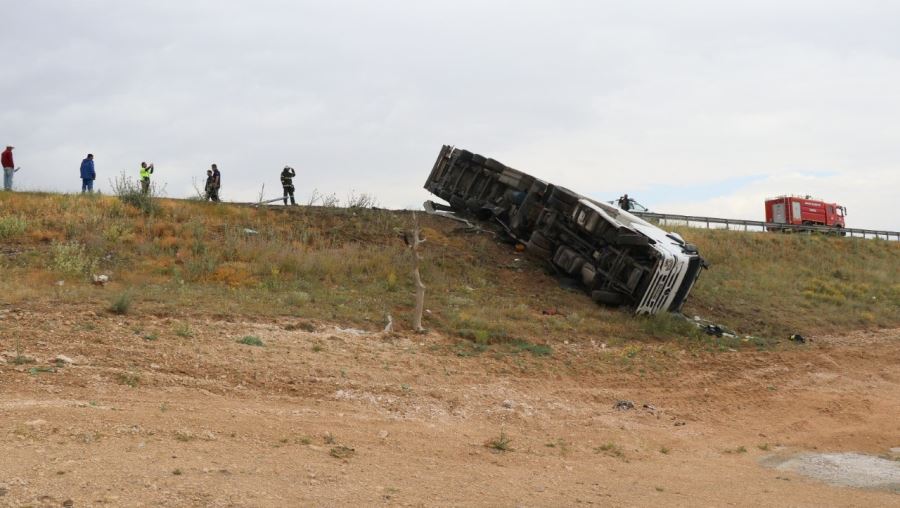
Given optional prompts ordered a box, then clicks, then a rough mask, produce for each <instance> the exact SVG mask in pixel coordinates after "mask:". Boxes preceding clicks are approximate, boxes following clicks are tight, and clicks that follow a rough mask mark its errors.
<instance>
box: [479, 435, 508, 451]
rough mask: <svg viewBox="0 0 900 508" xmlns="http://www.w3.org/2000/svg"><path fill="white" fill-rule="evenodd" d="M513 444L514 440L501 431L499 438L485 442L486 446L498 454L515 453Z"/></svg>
mask: <svg viewBox="0 0 900 508" xmlns="http://www.w3.org/2000/svg"><path fill="white" fill-rule="evenodd" d="M511 444H512V439H510V437H509V436H508V435H506V433H505V432H503V431H502V430H501V431H500V435H499V436H497V437H495V438H491V439H488V440H487V441H485V443H484V446H485V448H490V449H491V450H496V451H498V452H511V451H513V449H512V446H511Z"/></svg>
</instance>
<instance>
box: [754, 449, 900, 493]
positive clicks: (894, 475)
mask: <svg viewBox="0 0 900 508" xmlns="http://www.w3.org/2000/svg"><path fill="white" fill-rule="evenodd" d="M762 462H763V464H764V465H766V466H769V467H773V468H775V469H778V470H781V471H792V472H794V473H798V474H801V475H803V476H806V477H808V478H812V479H814V480H819V481H822V482H825V483H828V484H830V485H837V486H842V487H855V488H861V489H876V490H887V491H890V492H897V493H900V461H897V460H892V459H890V458H882V457H876V456H873V455H865V454H861V453H801V454H796V455H791V456H787V457H768V458H766V459H764V460H763V461H762Z"/></svg>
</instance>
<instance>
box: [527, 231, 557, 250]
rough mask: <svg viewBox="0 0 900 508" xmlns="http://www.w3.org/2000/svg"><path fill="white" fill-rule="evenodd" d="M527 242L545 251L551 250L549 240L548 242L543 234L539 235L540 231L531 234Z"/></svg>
mask: <svg viewBox="0 0 900 508" xmlns="http://www.w3.org/2000/svg"><path fill="white" fill-rule="evenodd" d="M528 241H529V242H530V243H533V244H534V245H536V246H538V247H540V248H542V249H545V250H550V249H552V248H553V244H552V243H550V240H548V239H547V237H546V235H544V233H541V232H540V231H535V232H533V233H531V238H529V239H528Z"/></svg>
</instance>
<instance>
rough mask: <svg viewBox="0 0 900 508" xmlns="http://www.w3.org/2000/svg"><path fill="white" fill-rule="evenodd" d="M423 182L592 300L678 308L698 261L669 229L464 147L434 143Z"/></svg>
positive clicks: (647, 308) (638, 309) (645, 308)
mask: <svg viewBox="0 0 900 508" xmlns="http://www.w3.org/2000/svg"><path fill="white" fill-rule="evenodd" d="M425 188H426V189H427V190H428V191H430V192H431V193H433V194H435V195H436V196H438V197H440V198H442V199H443V200H445V201H447V203H449V207H448V209H449V210H451V211H453V212H454V213H457V214H459V215H462V216H469V217H474V218H476V219H478V220H482V221H496V222H498V223H500V224H501V225H502V226H503V228H504V229H505V231H506V232H507V233H508V234H509V235H510V236H511V237H513V238H514V239H516V240H518V241H520V242H522V243H524V244H525V246H526V249H527V250H528V252H530V253H532V254H534V255H536V256H538V257H540V258H543V259H545V260H547V261H548V262H550V263H551V265H552V266H553V267H555V268H556V269H557V270H559V271H561V272H563V274H565V275H566V276H569V277H571V278H574V279H577V280H579V281H580V282H581V283H582V284H583V285H584V288H585V290H586V291H587V292H588V293H589V294H590V295H591V298H593V299H594V301H596V302H598V303H602V304H606V305H625V306H629V307H631V308H633V309H634V311H635V313H638V314H656V313H658V312H664V311H670V312H679V311H680V310H681V307H682V305H683V304H684V301H685V299H687V296H688V293H690V291H691V287H693V285H694V282H695V281H696V280H697V278H698V277H699V275H700V270H701V269H702V268H704V267H705V262H704V261H703V258H702V257H700V254H699V253H698V252H697V248H696V247H695V246H693V245H691V244H689V243H686V242H685V241H684V240H683V239H682V238H681V237H680V236H679V235H678V234H676V233H667V232H666V231H664V230H662V229H660V228H658V227H657V226H654V225H653V224H650V223H649V222H647V221H644V220H642V219H640V218H639V217H636V216H634V215H632V214H630V213H628V212H626V211H624V210H621V209H619V208H617V207H615V206H612V205H609V204H606V203H601V202H598V201H595V200H592V199H588V198H586V197H584V196H581V195H579V194H577V193H575V192H572V191H571V190H568V189H566V188H564V187H558V186H556V185H553V184H551V183H548V182H544V181H542V180H539V179H537V178H535V177H533V176H531V175H528V174H525V173H523V172H521V171H517V170H515V169H513V168H510V167H507V166H505V165H503V164H501V163H500V162H498V161H496V160H494V159H488V158H485V157H482V156H481V155H478V154H474V153H472V152H469V151H467V150H462V149H459V148H454V147H451V146H446V145H445V146H444V147H443V148H441V152H440V154H439V155H438V158H437V161H436V162H435V164H434V168H433V169H432V170H431V174H430V175H429V176H428V180H427V181H426V182H425ZM430 206H435V205H433V204H431V205H430ZM437 206H440V205H437Z"/></svg>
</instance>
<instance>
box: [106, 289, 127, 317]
mask: <svg viewBox="0 0 900 508" xmlns="http://www.w3.org/2000/svg"><path fill="white" fill-rule="evenodd" d="M131 303H132V297H131V292H130V291H125V292H123V293H120V294H119V295H118V296H116V297H115V298H114V299H113V301H112V302H110V304H109V311H110V312H112V313H113V314H118V315H120V316H121V315H125V314H128V310H129V309H131Z"/></svg>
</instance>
